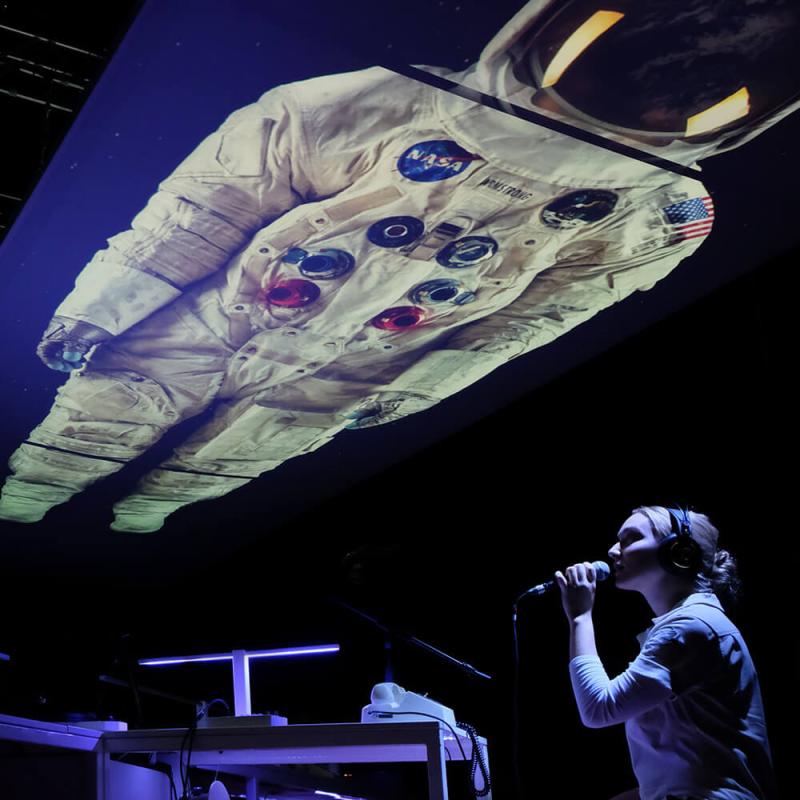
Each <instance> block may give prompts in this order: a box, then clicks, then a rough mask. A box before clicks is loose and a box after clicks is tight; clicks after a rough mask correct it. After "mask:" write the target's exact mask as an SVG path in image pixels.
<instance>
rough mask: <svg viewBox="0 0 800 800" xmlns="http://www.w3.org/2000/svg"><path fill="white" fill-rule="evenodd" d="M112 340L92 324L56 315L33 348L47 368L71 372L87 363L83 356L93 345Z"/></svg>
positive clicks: (107, 334) (104, 331) (110, 335)
mask: <svg viewBox="0 0 800 800" xmlns="http://www.w3.org/2000/svg"><path fill="white" fill-rule="evenodd" d="M112 338H113V335H112V334H110V333H109V332H108V331H107V330H104V329H103V328H99V327H98V326H97V325H92V323H91V322H83V321H82V320H78V319H71V318H70V317H59V316H55V317H53V319H51V320H50V324H49V325H48V326H47V330H46V331H45V332H44V335H43V336H42V341H41V342H39V346H38V347H37V348H36V355H37V356H39V358H40V359H41V360H42V361H43V362H44V364H45V365H46V366H48V367H50V369H55V370H58V371H59V372H71V371H72V370H74V369H80V368H81V367H82V366H83V365H84V364H85V363H86V356H87V354H88V353H89V351H90V350H91V349H92V348H93V347H94V346H95V345H98V344H102V343H103V342H107V341H108V340H109V339H112Z"/></svg>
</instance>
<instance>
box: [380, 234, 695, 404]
mask: <svg viewBox="0 0 800 800" xmlns="http://www.w3.org/2000/svg"><path fill="white" fill-rule="evenodd" d="M699 242H700V240H699V239H694V240H690V241H687V242H684V243H682V244H680V245H674V246H671V247H669V246H664V247H659V248H657V249H656V250H654V251H652V252H648V253H639V254H637V255H635V256H631V257H622V258H616V259H614V258H613V257H612V258H609V256H610V255H612V253H611V251H610V248H609V250H608V251H606V254H605V255H606V258H604V259H603V261H602V263H591V262H586V261H581V260H572V259H569V258H567V259H566V260H562V261H559V262H558V263H556V264H555V265H554V266H552V267H550V268H548V269H546V270H544V271H543V272H542V273H540V274H539V275H537V276H536V277H535V278H534V280H533V281H532V282H531V283H530V285H529V286H528V287H527V288H526V289H525V291H524V292H523V293H522V294H521V295H520V296H519V297H518V298H517V299H516V300H515V301H514V302H512V303H510V304H509V305H508V306H506V307H505V308H502V309H500V310H499V311H496V312H495V313H493V314H491V315H489V316H487V317H485V318H484V319H481V320H479V321H477V322H474V323H471V324H469V325H467V326H465V327H464V328H463V329H462V330H460V331H458V332H457V333H456V334H455V335H454V336H452V337H451V338H450V339H449V340H448V341H447V343H446V345H445V346H444V348H442V349H438V350H432V351H430V352H428V353H426V354H425V355H424V356H423V357H422V358H421V359H420V360H419V361H417V362H416V363H415V364H413V365H412V366H411V367H410V368H409V369H408V370H406V371H405V372H404V373H403V374H402V375H400V376H399V377H398V378H397V379H396V380H395V381H394V382H393V383H392V384H391V385H390V386H389V387H387V388H388V389H389V390H391V391H407V392H411V393H416V394H423V395H426V396H429V397H431V398H433V399H435V400H441V399H443V398H445V397H449V396H450V395H452V394H455V393H456V392H459V391H461V390H462V389H464V388H466V387H467V386H469V385H471V384H472V383H475V382H476V381H478V380H480V379H481V378H483V377H485V376H486V375H488V374H489V373H490V372H492V371H493V370H494V369H496V368H497V367H499V366H501V365H503V364H505V363H507V362H508V361H511V360H512V359H514V358H517V357H518V356H521V355H524V354H525V353H529V352H531V351H532V350H535V349H536V348H538V347H542V346H543V345H546V344H549V343H550V342H552V341H553V340H554V339H556V338H558V337H559V336H561V335H563V334H564V333H566V332H567V331H569V330H571V329H572V328H574V327H576V326H577V325H580V324H581V323H583V322H585V321H587V320H588V319H590V318H591V317H593V316H594V315H595V314H597V313H598V312H600V311H602V310H603V309H605V308H607V307H608V306H611V305H613V304H614V303H617V302H619V301H620V300H623V299H624V298H626V297H628V296H629V295H631V294H632V293H633V292H635V291H637V290H639V291H644V290H647V289H650V288H652V286H653V285H654V284H655V283H656V282H657V281H659V280H660V279H661V278H663V277H665V276H666V275H667V274H669V273H670V272H671V271H672V270H673V269H674V268H675V267H676V266H677V265H678V263H680V261H681V260H683V259H684V258H685V257H686V256H688V255H690V254H691V253H692V252H693V251H694V250H695V249H696V247H697V246H698V244H699Z"/></svg>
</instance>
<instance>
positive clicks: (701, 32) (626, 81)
mask: <svg viewBox="0 0 800 800" xmlns="http://www.w3.org/2000/svg"><path fill="white" fill-rule="evenodd" d="M531 5H539V3H533V4H531ZM543 5H545V6H546V8H545V9H544V10H543V11H542V13H540V14H538V15H536V17H535V19H534V20H533V23H532V24H531V25H530V26H529V27H528V28H527V29H525V30H522V31H519V35H518V36H517V37H516V40H515V41H514V42H513V44H512V45H511V49H510V51H508V55H509V57H510V59H511V67H512V69H513V75H514V77H515V78H516V80H517V81H518V82H519V83H520V84H522V85H523V86H525V87H527V88H528V90H530V89H533V90H534V92H533V94H530V92H528V94H529V97H530V102H531V104H532V107H533V108H534V109H535V108H536V107H537V106H538V107H539V108H545V109H549V110H555V111H558V112H559V113H561V114H565V115H567V116H569V117H571V118H573V119H575V120H576V121H578V122H579V123H580V122H583V123H588V124H589V125H591V126H594V127H599V128H601V129H604V130H606V131H611V132H614V133H617V134H621V135H623V136H628V137H630V138H632V139H638V140H640V141H644V142H647V143H649V144H653V145H656V146H665V145H668V144H670V143H672V142H674V141H683V142H687V143H698V144H700V143H704V142H711V141H717V142H719V141H721V140H726V142H727V141H733V140H735V139H737V138H738V137H740V136H744V135H746V133H747V132H748V131H752V130H753V129H754V128H757V127H758V126H759V125H760V124H761V122H762V121H764V120H766V119H768V118H774V117H775V116H776V115H779V114H780V113H781V111H782V109H786V108H788V107H789V106H791V105H792V104H793V102H796V101H797V99H798V96H800V70H798V69H797V54H798V52H800V3H798V2H797V0H682V2H680V3H676V2H675V0H564V1H563V2H550V3H546V4H543Z"/></svg>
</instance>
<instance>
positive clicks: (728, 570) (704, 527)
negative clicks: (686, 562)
mask: <svg viewBox="0 0 800 800" xmlns="http://www.w3.org/2000/svg"><path fill="white" fill-rule="evenodd" d="M632 513H633V514H644V516H646V517H647V519H648V520H649V521H650V525H651V527H652V529H653V533H654V534H655V536H656V539H658V540H659V541H661V540H662V539H665V538H666V537H667V536H669V535H670V534H671V533H672V518H671V517H670V514H669V511H667V509H666V508H664V507H663V506H640V507H639V508H636V509H634V510H633V512H632ZM688 515H689V523H690V524H691V528H692V534H691V535H692V539H694V541H695V542H697V544H698V545H699V546H700V552H701V554H702V566H701V568H700V571H699V572H698V573H697V575H695V577H694V589H695V591H698V592H714V594H715V595H717V597H719V599H720V602H721V603H722V605H723V606H725V607H726V608H729V607H731V606H733V605H735V603H736V601H737V600H738V598H739V594H740V591H741V581H740V580H739V570H738V568H737V566H736V560H735V559H734V557H733V556H732V555H731V554H730V553H729V552H728V551H727V550H721V549H719V547H718V546H717V542H718V540H719V531H718V530H717V529H716V528H715V527H714V525H713V524H712V522H711V520H710V519H709V518H708V517H707V516H706V515H705V514H698V513H697V512H696V511H689V512H688Z"/></svg>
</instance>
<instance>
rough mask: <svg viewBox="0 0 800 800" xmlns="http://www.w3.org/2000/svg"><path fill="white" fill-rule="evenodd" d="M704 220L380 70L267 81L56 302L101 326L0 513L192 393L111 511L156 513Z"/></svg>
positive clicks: (484, 369)
mask: <svg viewBox="0 0 800 800" xmlns="http://www.w3.org/2000/svg"><path fill="white" fill-rule="evenodd" d="M547 5H548V4H547V3H542V2H538V0H537V2H532V3H529V4H528V5H527V6H525V8H524V9H523V11H521V12H520V14H519V15H517V17H515V19H514V20H513V21H512V23H510V27H507V28H506V29H504V31H501V33H500V34H499V35H498V37H497V38H496V39H495V40H494V41H493V42H492V43H491V44H490V45H489V47H488V48H487V51H486V60H485V61H484V60H483V59H482V61H481V62H480V63H479V64H478V65H477V67H474V68H471V69H470V70H467V71H466V72H465V73H459V74H457V75H455V77H454V79H455V80H457V81H460V82H463V83H464V84H465V85H467V84H471V85H478V86H481V87H482V88H483V89H484V90H487V91H491V90H492V87H493V85H494V84H495V83H496V81H497V80H498V76H505V75H506V66H507V65H505V63H504V62H503V56H502V54H503V53H504V52H505V49H504V44H503V42H504V37H505V38H508V37H509V36H512V35H513V32H514V31H515V30H517V29H518V28H519V27H520V25H521V24H522V23H521V22H520V20H521V19H523V17H524V18H526V19H528V20H533V19H535V18H536V16H537V14H539V13H540V12H541V10H542V9H543V8H544V7H546V6H547ZM521 15H522V16H521ZM525 15H527V16H526V17H525ZM481 76H484V78H483V79H482V78H481ZM482 80H483V82H482ZM356 110H357V111H356ZM708 152H709V146H708V145H707V144H705V145H703V147H702V153H703V155H707V154H708ZM681 155H682V163H687V164H688V163H691V162H692V160H693V159H692V158H691V148H688V147H686V146H684V147H683V149H682V151H681ZM670 157H672V156H670ZM713 217H714V210H713V203H712V201H711V198H710V197H709V195H708V192H707V191H706V189H705V188H704V187H703V185H702V184H701V183H700V182H699V181H698V180H693V179H691V178H686V177H681V176H678V175H675V174H673V173H669V172H665V171H664V170H662V169H659V168H657V167H655V166H652V165H650V164H647V163H644V162H642V161H636V160H633V159H630V158H627V157H625V156H623V155H620V154H618V153H615V152H612V151H609V150H604V149H602V148H599V147H596V146H593V145H590V144H587V143H585V142H579V141H576V140H575V139H573V138H571V137H569V136H567V135H565V134H561V133H557V132H555V131H553V130H548V129H546V128H543V127H538V126H536V125H533V124H531V123H530V122H528V121H525V120H521V119H518V118H515V117H513V116H510V115H508V114H505V113H503V112H501V111H498V110H495V109H492V108H487V107H484V106H482V105H480V104H476V103H474V102H471V101H468V100H465V99H463V98H462V97H458V96H455V95H452V94H448V93H446V92H441V91H439V90H436V89H434V88H431V87H429V86H426V85H425V84H423V83H420V82H417V81H414V80H411V79H409V78H406V77H404V76H402V75H398V74H396V73H393V72H391V71H389V70H386V69H383V68H372V69H367V70H363V71H359V72H353V73H348V74H342V75H332V76H326V77H320V78H315V79H311V80H308V81H303V82H299V83H295V84H291V85H287V86H281V87H278V88H276V89H273V90H271V91H269V92H267V93H266V94H264V95H263V96H262V97H261V98H260V99H259V100H258V101H257V102H255V103H253V104H252V105H249V106H247V107H245V108H242V109H240V110H238V111H236V112H235V113H233V114H232V115H231V116H230V117H229V118H228V119H227V120H226V121H225V123H224V124H223V125H222V126H221V127H220V129H219V130H218V131H216V132H215V133H213V134H211V135H210V136H209V137H208V138H207V139H206V140H205V141H203V142H202V143H201V144H200V145H199V147H198V148H197V149H196V150H195V151H194V152H193V153H192V154H191V155H190V156H189V157H188V158H187V159H186V160H185V161H184V162H183V163H182V164H180V165H179V166H178V168H177V169H176V170H175V171H174V172H173V173H172V174H171V175H170V176H169V177H168V178H167V179H166V180H164V181H163V182H162V183H161V184H160V186H159V190H158V192H157V193H156V194H155V195H153V197H152V198H151V199H150V201H149V202H148V204H147V206H146V207H145V208H144V209H143V210H142V211H141V212H140V213H139V214H138V215H137V216H136V217H135V219H134V220H133V222H132V226H131V229H130V230H128V231H125V232H123V233H120V234H118V235H116V236H113V237H112V238H111V239H109V241H108V247H107V248H106V249H104V250H101V251H100V252H98V253H97V254H96V255H95V256H94V258H93V259H92V260H91V261H90V262H89V263H88V264H87V266H86V267H85V268H84V269H83V271H82V272H81V273H80V275H79V276H78V279H77V282H76V285H75V289H74V290H73V291H72V292H71V293H70V294H69V295H68V296H67V297H66V298H65V300H64V301H63V302H62V303H61V305H60V306H59V307H58V309H57V310H56V314H57V315H59V316H60V317H64V318H69V319H74V320H79V321H83V322H86V323H90V324H91V325H94V326H97V327H98V328H100V329H102V330H104V331H107V332H108V333H110V334H112V335H113V337H114V338H113V339H112V340H111V341H110V342H108V343H105V344H102V345H100V346H98V347H97V348H96V350H95V351H94V353H93V354H91V355H90V358H89V363H88V364H87V365H86V367H85V368H84V369H82V370H81V371H78V372H75V373H73V374H72V376H71V377H70V378H69V380H68V381H67V382H66V383H65V385H64V386H63V387H61V389H60V390H59V392H58V397H57V398H56V401H55V404H54V406H53V408H52V411H51V412H50V414H49V415H48V416H47V417H46V419H45V420H43V422H42V423H41V424H40V425H39V426H37V427H36V428H35V429H34V431H33V432H32V433H31V435H30V437H29V439H28V440H27V441H26V443H24V444H23V445H21V447H20V448H19V449H18V450H17V451H16V452H15V453H14V454H13V456H12V458H11V462H10V463H11V468H12V470H13V475H12V476H11V477H10V478H9V479H8V480H7V482H6V485H5V487H4V489H3V495H2V500H0V518H5V519H15V520H19V521H35V520H37V519H40V518H41V517H42V515H43V514H44V513H45V512H46V511H47V510H48V509H49V508H50V507H52V506H53V505H55V504H57V503H60V502H63V501H65V500H67V499H68V498H69V497H70V496H72V494H74V493H75V492H77V491H80V490H81V489H83V488H84V487H85V486H87V485H88V484H90V483H91V482H92V481H94V480H96V479H97V478H99V477H102V476H104V475H108V474H110V473H112V472H114V471H116V470H117V469H119V468H120V467H121V466H122V465H123V464H125V463H126V462H128V461H130V460H131V459H133V458H135V457H136V456H137V455H139V454H140V453H142V452H144V451H145V450H146V449H147V448H148V447H149V446H150V445H152V444H153V443H154V442H155V441H157V440H158V439H159V438H160V437H161V436H162V434H163V433H164V432H165V431H166V430H167V429H168V428H170V427H171V426H173V425H175V424H176V423H177V422H179V421H181V420H184V419H187V418H188V417H191V416H194V415H196V414H198V413H200V412H201V411H203V410H204V409H206V408H208V407H209V406H210V405H212V404H214V407H215V409H216V411H215V415H214V416H213V418H212V419H211V421H210V422H208V423H207V424H205V425H204V426H203V427H202V428H200V429H199V430H197V431H196V432H195V433H194V434H193V435H192V436H191V437H190V438H189V439H188V440H187V441H185V442H184V443H183V444H182V445H180V446H179V447H178V448H177V449H176V451H175V453H174V454H173V455H172V456H171V457H170V458H169V459H168V460H167V461H166V462H164V464H162V465H161V466H160V467H159V468H158V469H156V470H154V471H152V472H151V473H149V474H148V475H146V476H145V477H144V478H143V479H142V481H141V483H140V485H139V486H138V487H137V489H136V490H135V491H134V493H133V494H132V495H131V496H129V497H128V498H125V499H123V500H122V501H120V502H119V503H117V505H116V506H115V511H116V515H117V519H116V522H115V523H114V525H113V526H112V527H114V528H115V529H116V530H120V531H142V532H144V531H151V530H157V529H158V528H159V527H160V526H161V525H162V524H163V520H164V518H165V517H166V516H167V515H168V514H169V513H171V512H172V511H174V510H176V509H177V508H180V507H181V506H183V505H186V504H188V503H192V502H195V501H197V500H201V499H206V498H213V497H218V496H221V495H223V494H225V493H227V492H229V491H231V490H232V489H235V488H237V487H239V486H241V485H243V484H244V483H246V482H247V481H249V480H251V479H252V478H254V477H256V476H258V475H260V474H262V473H263V472H265V471H268V470H270V469H274V468H275V467H277V466H278V465H279V464H281V463H283V462H284V461H286V460H287V459H289V458H292V457H295V456H297V455H301V454H304V453H308V452H311V451H313V450H314V449H316V448H318V447H320V446H322V445H323V444H325V443H326V442H328V441H330V439H331V438H333V437H334V436H335V435H336V434H337V433H338V432H339V431H341V430H342V429H343V428H345V427H353V426H355V427H363V426H368V425H369V424H376V423H378V422H382V421H387V420H390V419H396V418H399V417H401V416H404V415H405V414H407V413H412V412H414V411H419V410H422V409H424V408H427V407H430V406H431V405H433V404H435V403H436V402H438V401H439V400H441V399H443V398H446V397H448V396H450V395H452V394H453V393H455V392H458V391H460V390H462V389H463V388H465V387H466V386H469V385H470V384H472V383H474V382H475V381H477V380H480V379H481V378H483V377H484V376H486V375H488V374H489V373H490V372H491V371H492V370H494V369H496V368H497V367H499V366H501V365H502V364H505V363H506V362H508V361H509V360H511V359H513V358H516V357H518V356H521V355H523V354H525V353H528V352H530V351H532V350H533V349H535V348H538V347H541V346H542V345H545V344H547V343H548V342H550V341H552V340H553V339H555V338H556V337H558V336H561V335H562V334H564V333H565V332H566V331H568V330H570V329H571V328H573V327H574V326H576V325H578V324H580V323H582V322H584V321H586V320H588V319H589V318H591V317H592V316H594V315H595V314H597V313H598V312H600V311H601V310H602V309H604V308H607V307H608V306H611V305H613V304H614V303H616V302H619V301H620V300H623V299H624V298H626V297H627V296H629V295H630V294H632V293H633V292H635V291H636V290H645V289H648V288H650V287H652V286H653V285H654V284H655V283H656V282H657V281H659V280H660V279H662V278H663V277H665V276H666V275H668V274H669V273H670V272H671V271H672V270H673V269H674V268H675V267H676V266H677V265H678V264H679V263H680V262H681V261H682V260H683V259H685V258H686V257H687V256H689V255H690V254H691V253H692V252H693V251H694V250H695V249H696V248H697V247H698V246H699V245H700V243H701V242H702V241H703V239H704V238H705V236H707V235H708V233H709V232H710V230H711V226H712V223H713ZM404 398H407V399H408V402H407V403H404ZM382 402H384V403H385V409H383V411H385V413H384V414H383V416H382V415H381V414H382V408H383V407H382V405H381V403H382ZM359 409H361V411H360V412H359ZM364 409H367V410H371V412H370V413H367V414H365V413H364ZM373 412H374V413H373ZM354 420H356V422H355V423H354ZM359 420H361V422H359Z"/></svg>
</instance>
